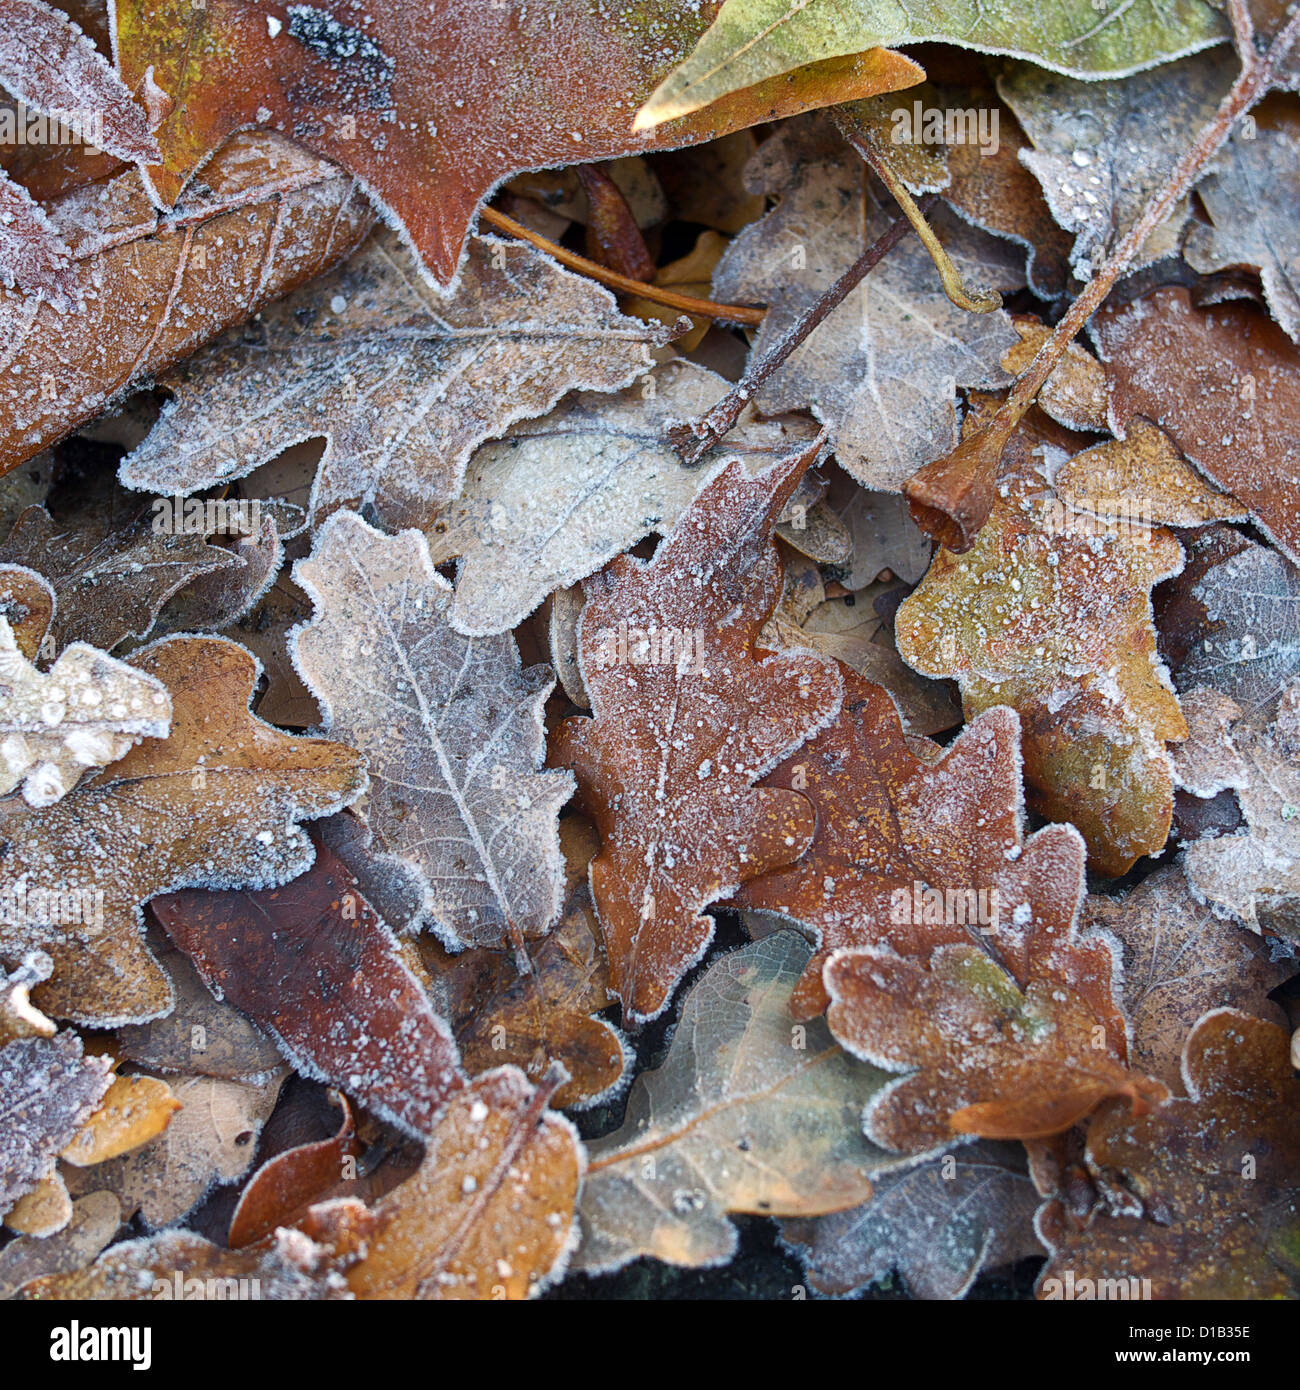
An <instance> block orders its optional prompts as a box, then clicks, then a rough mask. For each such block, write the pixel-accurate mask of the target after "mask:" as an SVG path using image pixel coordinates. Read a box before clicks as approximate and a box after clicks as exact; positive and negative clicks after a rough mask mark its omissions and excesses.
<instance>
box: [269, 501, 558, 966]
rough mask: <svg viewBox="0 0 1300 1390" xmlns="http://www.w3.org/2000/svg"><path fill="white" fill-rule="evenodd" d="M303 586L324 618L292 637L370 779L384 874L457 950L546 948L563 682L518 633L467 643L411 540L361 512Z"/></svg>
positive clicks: (319, 550)
mask: <svg viewBox="0 0 1300 1390" xmlns="http://www.w3.org/2000/svg"><path fill="white" fill-rule="evenodd" d="M294 578H295V579H296V580H297V581H298V583H299V584H301V585H302V587H303V589H304V590H306V592H307V594H308V596H309V597H310V598H311V600H312V602H313V604H314V605H315V616H314V618H313V619H312V621H311V622H310V623H307V624H305V625H304V626H302V627H299V628H296V629H295V630H294V632H293V634H292V636H291V639H290V651H291V653H292V655H293V659H294V665H295V666H296V667H297V669H298V672H299V674H300V675H301V676H302V678H303V679H304V680H305V681H306V683H307V685H308V687H309V688H310V689H311V691H312V693H313V694H314V695H315V696H316V698H317V699H318V700H319V701H320V703H321V707H322V709H323V710H324V711H325V727H326V728H327V729H331V730H333V731H334V732H335V733H337V734H338V735H339V736H340V737H342V738H346V739H347V740H348V741H349V743H350V744H351V745H352V746H353V747H355V748H358V749H360V750H361V752H362V753H363V754H364V755H365V757H366V760H367V762H368V764H369V767H370V775H371V779H372V780H371V791H370V796H369V798H368V800H367V803H366V808H365V814H366V820H367V822H368V824H369V826H370V830H371V832H372V835H373V837H374V843H373V850H372V854H373V857H374V860H375V865H374V867H375V870H376V872H377V873H379V874H381V875H387V876H390V877H393V878H396V879H401V880H406V881H407V882H414V883H415V884H416V885H417V886H418V890H419V894H420V899H421V903H420V909H419V911H420V915H421V916H423V917H426V918H427V919H429V920H430V921H431V923H432V925H433V926H434V928H435V930H437V931H438V932H439V934H440V935H442V936H443V938H444V939H445V940H446V941H447V943H448V944H449V945H451V946H457V947H459V946H467V945H472V946H478V945H488V944H497V943H499V942H501V941H503V940H504V941H507V942H509V943H510V944H511V945H513V946H514V947H515V949H516V950H519V949H521V945H522V941H523V938H525V937H527V936H543V935H545V933H546V932H547V931H548V930H549V928H550V926H551V924H552V923H553V922H554V921H555V917H556V914H557V912H558V911H559V907H560V885H561V863H560V849H559V837H558V832H557V829H556V820H557V817H558V814H559V810H560V807H561V806H563V805H564V803H565V802H566V801H567V800H568V799H569V797H570V796H571V795H572V793H573V779H572V777H571V776H569V775H568V774H566V773H562V772H543V771H541V770H540V769H541V767H542V763H543V761H544V759H545V756H546V745H545V732H544V730H543V726H542V707H543V705H544V704H545V702H546V697H547V696H548V695H549V694H550V693H551V690H552V688H553V685H554V678H553V677H552V675H551V673H550V671H549V670H548V669H547V668H546V667H544V666H534V667H530V668H528V669H527V670H525V669H523V667H522V666H521V664H520V660H519V652H518V648H517V647H516V646H515V640H514V638H513V637H512V636H511V635H510V634H509V633H504V634H502V635H501V636H497V637H487V638H468V637H462V636H461V635H460V633H458V632H456V631H455V629H454V628H452V626H451V624H450V623H449V622H448V618H447V614H448V609H449V607H450V604H451V597H452V589H451V585H450V584H448V583H447V581H446V580H445V579H443V578H442V576H441V575H439V574H438V573H437V571H436V570H435V569H434V568H433V564H432V562H431V561H430V559H429V547H428V544H427V543H426V541H425V539H424V537H423V536H422V535H420V533H419V532H418V531H404V532H402V533H401V534H400V535H397V536H386V535H384V534H383V533H382V532H380V531H376V530H375V529H374V528H373V527H371V526H369V525H367V524H366V522H364V521H363V520H362V519H361V518H360V517H359V516H357V515H356V514H355V513H354V512H340V513H338V514H336V515H335V516H333V517H331V518H330V520H329V521H328V522H327V523H326V524H325V525H324V526H323V527H321V529H320V530H319V531H318V532H317V534H316V543H315V546H314V548H313V550H312V554H311V557H310V558H309V559H306V560H300V561H298V562H297V564H295V566H294Z"/></svg>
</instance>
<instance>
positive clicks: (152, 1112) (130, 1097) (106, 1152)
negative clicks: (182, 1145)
mask: <svg viewBox="0 0 1300 1390" xmlns="http://www.w3.org/2000/svg"><path fill="white" fill-rule="evenodd" d="M180 1107H181V1102H180V1101H179V1100H177V1098H176V1097H175V1096H174V1095H173V1094H172V1089H171V1087H170V1086H168V1084H167V1083H166V1082H165V1081H163V1080H162V1079H161V1078H160V1077H156V1076H115V1077H114V1078H113V1084H112V1085H111V1086H110V1087H109V1088H108V1090H107V1091H106V1092H105V1093H104V1098H103V1100H101V1101H100V1102H99V1105H98V1107H97V1108H96V1109H95V1112H94V1114H92V1115H91V1116H89V1118H88V1119H87V1120H86V1122H85V1124H83V1125H82V1126H81V1128H80V1129H79V1130H78V1131H77V1132H76V1134H75V1135H74V1136H73V1138H72V1141H71V1143H69V1144H68V1146H67V1147H66V1148H64V1149H63V1150H61V1152H60V1154H59V1157H60V1158H62V1159H63V1161H64V1162H65V1163H71V1164H72V1165H73V1166H74V1167H76V1168H89V1167H92V1166H93V1165H94V1164H96V1163H104V1162H106V1161H107V1160H108V1159H110V1158H117V1157H118V1156H119V1155H121V1154H126V1153H130V1152H131V1151H132V1150H133V1149H138V1148H141V1147H143V1146H144V1145H145V1144H148V1143H149V1142H150V1141H151V1140H153V1139H156V1138H157V1137H158V1135H160V1134H161V1133H162V1132H163V1130H165V1129H166V1128H167V1126H168V1124H170V1123H171V1119H172V1116H173V1114H174V1113H175V1112H176V1111H177V1110H179V1109H180Z"/></svg>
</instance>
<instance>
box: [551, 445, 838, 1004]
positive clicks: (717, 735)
mask: <svg viewBox="0 0 1300 1390" xmlns="http://www.w3.org/2000/svg"><path fill="white" fill-rule="evenodd" d="M819 448H820V442H819V441H814V443H813V445H812V446H811V448H808V449H805V450H804V451H803V452H801V453H796V454H793V455H791V456H790V457H789V458H788V459H785V460H783V461H781V462H779V463H775V464H773V465H772V466H771V467H770V468H769V469H767V471H766V472H764V473H761V474H759V475H758V476H757V477H754V478H751V477H749V476H748V475H747V474H746V471H745V468H744V466H743V465H742V464H740V463H738V462H732V463H728V464H726V465H724V466H723V467H722V468H721V469H720V470H719V471H716V472H715V473H714V475H713V477H712V478H711V480H710V481H709V483H708V485H707V486H706V487H705V488H704V489H703V491H701V492H700V494H699V496H698V497H697V498H696V500H695V501H694V502H693V503H692V504H691V506H690V507H689V508H687V510H686V511H685V512H683V514H682V516H681V518H680V520H679V521H678V523H677V525H676V527H675V528H674V530H673V532H672V534H671V535H670V536H668V538H667V539H666V540H665V541H664V542H663V543H662V544H661V545H660V546H659V549H658V550H657V551H656V552H655V555H654V558H653V560H651V561H649V562H645V561H640V560H636V559H633V558H631V557H630V556H620V557H619V558H618V559H616V560H614V561H612V562H611V563H610V564H609V565H607V566H606V567H605V568H604V569H603V570H602V571H601V572H600V573H599V574H597V575H596V576H594V577H593V578H592V579H589V580H588V581H587V583H586V585H585V586H584V591H585V593H586V596H587V604H586V607H585V608H584V609H583V613H582V619H581V622H580V624H579V663H580V665H581V668H582V675H583V680H584V683H585V685H586V689H587V691H588V694H589V695H590V697H591V702H592V703H591V707H592V711H593V713H594V718H591V719H586V718H574V719H569V720H567V721H565V723H564V724H562V725H561V726H560V728H559V730H558V731H557V733H556V735H555V737H554V739H553V741H552V761H553V762H555V763H557V764H559V765H561V766H565V767H571V768H573V770H574V771H575V773H576V774H577V779H578V788H579V792H580V795H581V798H582V801H583V803H584V806H585V809H586V810H587V811H588V813H589V814H590V816H591V818H592V819H593V820H594V821H595V823H596V826H597V828H598V830H599V831H600V838H601V850H600V853H599V854H598V855H597V856H596V857H595V859H593V860H592V863H591V890H592V896H593V898H594V899H595V902H596V911H597V914H598V915H599V918H600V924H601V930H602V933H603V935H604V940H605V950H606V953H607V955H608V957H609V967H610V988H611V989H612V990H613V992H614V993H615V994H617V995H618V997H619V999H620V1000H621V1001H622V1004H623V1013H624V1017H625V1018H628V1019H632V1020H645V1019H650V1018H654V1017H656V1016H657V1015H658V1014H660V1013H662V1012H663V1010H664V1009H665V1008H666V1007H667V1005H668V1001H669V999H670V998H671V996H672V993H673V990H674V989H675V988H676V986H677V984H678V982H679V981H680V980H681V978H682V976H683V975H684V974H685V973H686V971H687V970H688V969H690V967H691V966H692V965H694V964H695V962H696V961H698V960H699V959H700V958H701V956H702V955H703V954H704V952H705V950H706V949H707V948H708V944H709V941H710V940H711V939H712V936H713V920H712V918H710V917H708V916H706V915H704V910H705V909H706V908H707V907H708V906H709V905H710V904H711V903H714V902H717V901H718V900H719V899H720V898H723V897H725V896H727V895H728V894H729V893H732V892H734V891H735V890H736V889H737V888H738V887H739V886H740V885H741V884H742V883H744V882H746V881H747V880H749V879H751V878H755V877H757V876H758V875H759V874H762V873H764V872H767V871H769V870H771V869H774V868H777V867H780V866H782V865H785V864H789V863H791V862H792V861H793V860H795V859H796V858H797V857H798V856H799V854H800V852H801V851H802V850H803V849H804V848H805V847H806V845H807V844H808V841H809V840H810V839H811V837H812V832H813V816H812V808H811V806H810V805H809V804H808V802H807V801H806V800H805V799H804V798H803V797H802V796H800V795H799V794H798V793H797V792H791V791H784V790H780V791H778V790H768V789H755V787H754V783H755V781H756V780H757V779H758V778H759V777H761V776H762V775H763V773H765V772H766V771H768V770H769V769H770V768H771V767H772V766H773V764H775V763H776V762H778V761H779V760H780V759H781V758H783V757H785V756H787V755H788V754H789V753H791V752H792V751H793V750H794V749H795V748H797V747H798V746H799V744H801V743H802V742H803V741H804V740H805V739H806V738H808V737H809V736H810V735H812V734H814V733H816V732H817V730H818V729H819V728H821V727H822V726H823V725H824V724H826V723H827V722H829V720H830V719H831V718H833V717H834V715H835V712H836V711H837V709H838V708H839V702H840V679H839V675H838V672H837V671H836V670H835V668H834V666H832V665H831V664H830V663H829V662H826V661H823V660H821V659H819V658H815V657H813V656H811V655H799V656H788V655H776V654H772V653H769V652H762V651H757V650H755V641H756V639H757V637H758V635H759V633H760V631H761V630H762V628H763V625H764V623H765V622H766V621H767V619H768V618H769V617H770V616H771V613H772V611H773V609H774V608H775V607H776V604H777V600H778V599H779V598H780V596H781V588H782V566H781V560H780V556H779V554H778V552H777V549H776V544H775V542H774V541H773V539H772V529H773V527H774V525H775V522H776V519H777V517H778V516H779V515H780V513H781V510H782V508H783V507H784V505H785V503H786V501H787V500H788V499H789V497H790V496H791V494H792V493H793V492H794V490H795V488H796V486H797V485H798V483H799V480H800V478H801V477H802V476H803V473H804V471H805V470H806V468H807V467H808V465H809V464H810V463H811V462H812V461H813V458H814V457H815V455H816V454H817V452H818V450H819Z"/></svg>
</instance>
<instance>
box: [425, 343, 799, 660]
mask: <svg viewBox="0 0 1300 1390" xmlns="http://www.w3.org/2000/svg"><path fill="white" fill-rule="evenodd" d="M726 390H727V383H726V382H725V381H723V380H722V378H720V377H718V376H717V375H716V374H714V373H713V372H710V371H707V370H705V369H704V368H702V367H696V366H693V365H691V364H690V363H687V362H670V363H668V364H666V365H664V366H662V367H658V368H655V370H654V371H653V372H647V373H646V375H645V376H643V377H642V378H641V380H640V381H639V382H637V383H635V384H633V385H632V386H630V387H628V388H627V390H626V391H624V392H622V393H621V394H619V395H616V396H597V395H582V396H577V397H574V398H572V399H570V400H566V401H565V402H564V404H563V405H561V406H560V408H559V409H558V410H556V411H554V412H553V413H552V414H550V415H548V416H547V417H546V418H545V419H543V420H535V421H529V422H528V423H527V424H525V425H522V426H520V427H518V428H516V429H513V430H511V431H510V432H509V433H507V434H504V435H503V436H502V437H501V438H500V439H498V440H494V441H493V442H492V443H490V444H486V445H484V446H483V447H482V448H481V449H479V450H478V452H477V453H476V454H475V455H474V457H473V458H472V459H471V460H470V464H469V468H468V471H467V474H466V477H465V486H464V489H463V490H462V492H461V495H460V497H459V498H458V499H457V500H456V501H455V502H453V503H452V504H451V505H450V506H449V507H448V508H447V510H446V511H444V512H443V513H442V515H441V516H440V517H439V519H438V521H437V522H435V523H434V525H433V527H432V535H431V543H430V549H431V551H432V556H433V562H434V563H435V564H441V563H442V562H443V561H445V560H448V559H451V558H452V557H454V556H459V557H461V558H460V564H459V566H458V572H457V577H456V592H455V594H454V595H453V596H452V600H451V608H450V620H451V624H452V626H453V627H454V628H456V630H457V631H459V632H465V633H469V634H470V635H472V636H483V635H486V634H488V633H493V632H504V631H506V629H508V628H511V627H514V626H516V625H517V624H518V623H520V622H522V621H523V619H524V618H526V617H527V616H528V614H529V613H530V612H531V611H532V610H533V609H534V608H536V607H537V605H538V604H539V603H541V601H542V600H543V599H544V598H545V597H546V595H547V594H549V593H552V592H553V591H554V590H556V589H561V588H564V587H566V586H567V585H570V584H573V583H575V582H576V581H577V580H579V579H585V578H586V577H587V576H588V575H590V574H592V573H594V572H595V571H596V570H598V569H599V568H600V567H601V566H602V565H603V564H605V563H606V562H607V561H609V560H612V559H613V558H614V556H615V555H618V554H619V553H620V552H622V551H624V550H629V549H631V547H632V546H634V545H635V544H636V543H637V542H638V541H639V540H641V539H642V537H643V536H646V535H648V534H650V533H651V532H653V531H657V532H659V533H660V534H661V535H666V534H667V533H668V532H669V531H671V530H672V528H673V527H674V526H675V525H676V523H677V519H678V517H680V516H681V514H682V512H683V511H684V510H685V509H686V507H687V506H688V505H689V504H690V503H691V502H692V501H693V500H694V498H695V496H696V494H697V493H698V492H699V491H700V489H701V488H702V487H703V486H704V484H705V483H706V482H707V481H708V479H709V475H710V470H709V467H708V462H715V461H716V458H713V459H710V460H708V462H706V464H704V465H701V466H699V467H692V468H686V467H685V466H684V465H683V464H682V462H681V460H680V459H679V458H678V457H677V455H676V453H675V452H674V451H673V450H672V448H671V447H670V446H669V444H668V442H667V440H666V438H665V437H664V432H665V430H666V428H667V426H668V425H669V424H671V423H673V422H675V421H678V420H682V419H692V418H694V417H695V416H698V415H703V414H704V413H705V412H706V411H707V410H708V409H709V407H710V406H712V405H713V404H714V403H715V402H716V401H717V400H718V399H719V397H721V396H722V395H723V394H724V393H725V392H726ZM751 416H752V412H751ZM814 433H815V427H812V426H811V424H810V422H809V421H807V420H805V419H801V418H797V417H791V418H789V419H787V420H780V419H778V420H773V421H763V422H760V421H757V420H755V419H752V418H749V419H746V420H744V421H743V422H742V423H741V425H740V426H739V427H738V428H737V429H736V430H733V431H732V432H731V433H730V434H728V436H727V440H726V444H725V446H723V448H724V449H725V452H726V454H727V455H728V456H739V457H741V458H742V459H743V460H744V461H745V463H746V466H747V467H748V468H749V470H750V472H758V471H760V470H761V469H762V468H763V466H764V465H765V464H767V463H770V462H771V461H772V460H773V459H774V458H776V457H778V456H779V455H781V454H784V453H788V452H789V451H790V449H791V448H792V447H794V446H795V445H796V444H798V443H799V442H801V441H806V440H808V439H811V438H812V436H813V434H814ZM503 557H508V562H507V563H505V564H503V563H502V560H503Z"/></svg>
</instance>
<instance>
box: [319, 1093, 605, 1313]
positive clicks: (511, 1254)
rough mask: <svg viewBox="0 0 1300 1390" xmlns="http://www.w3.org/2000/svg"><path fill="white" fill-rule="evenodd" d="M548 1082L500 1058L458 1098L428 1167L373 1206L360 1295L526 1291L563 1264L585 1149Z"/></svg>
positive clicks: (436, 1136)
mask: <svg viewBox="0 0 1300 1390" xmlns="http://www.w3.org/2000/svg"><path fill="white" fill-rule="evenodd" d="M549 1088H550V1087H549V1085H548V1086H547V1087H544V1088H543V1089H541V1090H534V1089H533V1087H532V1086H531V1085H529V1083H528V1081H527V1080H526V1079H525V1077H524V1075H523V1073H522V1072H520V1071H518V1070H517V1069H516V1068H515V1067H501V1068H500V1069H499V1070H497V1071H491V1072H486V1073H484V1075H482V1076H480V1077H478V1078H477V1079H476V1080H474V1081H471V1082H470V1083H469V1085H468V1086H467V1087H466V1088H465V1089H464V1090H463V1091H461V1092H460V1093H459V1094H458V1095H456V1096H455V1097H454V1098H453V1099H452V1101H451V1103H450V1104H449V1105H448V1106H447V1109H446V1111H445V1112H444V1114H443V1116H442V1119H441V1120H440V1121H439V1123H438V1125H437V1127H436V1128H435V1129H434V1131H433V1133H432V1134H431V1135H430V1137H429V1147H428V1151H427V1153H426V1156H425V1160H424V1163H423V1165H422V1166H421V1168H420V1169H419V1171H418V1172H417V1173H416V1174H415V1176H414V1177H412V1178H409V1179H408V1180H407V1181H406V1182H404V1183H402V1184H401V1186H399V1187H397V1188H394V1190H393V1191H392V1192H390V1193H389V1194H388V1196H387V1197H385V1198H383V1199H382V1200H381V1201H380V1202H379V1204H378V1205H377V1206H376V1207H375V1208H374V1209H373V1210H372V1211H371V1212H370V1214H369V1216H370V1221H371V1223H372V1233H371V1234H370V1236H369V1239H368V1241H367V1244H366V1251H365V1254H364V1256H363V1257H362V1258H361V1259H360V1260H359V1262H357V1263H356V1264H354V1265H353V1266H352V1267H351V1268H350V1269H349V1270H348V1273H347V1280H348V1285H349V1287H350V1288H351V1290H352V1292H353V1294H354V1295H355V1296H356V1297H357V1298H362V1299H372V1298H383V1299H392V1298H422V1299H423V1298H427V1299H442V1298H458V1299H459V1298H475V1299H500V1298H505V1299H517V1298H526V1297H529V1296H530V1295H532V1294H536V1293H539V1292H540V1291H541V1290H542V1289H544V1288H545V1287H546V1285H547V1284H548V1283H550V1282H551V1281H552V1280H553V1279H555V1278H556V1277H558V1275H559V1274H561V1273H562V1272H563V1268H564V1261H565V1259H566V1257H567V1255H568V1252H569V1249H570V1248H571V1245H572V1243H573V1230H572V1224H573V1205H574V1202H575V1201H576V1200H577V1196H578V1188H579V1184H580V1183H581V1181H582V1172H583V1167H584V1166H585V1161H584V1155H583V1150H582V1146H581V1144H580V1143H579V1142H578V1138H577V1134H576V1133H575V1131H574V1129H573V1127H572V1126H571V1125H570V1124H569V1122H568V1121H567V1120H566V1119H564V1117H563V1116H561V1115H557V1114H555V1113H554V1112H553V1111H550V1110H548V1109H547V1108H546V1101H547V1098H548V1091H549ZM317 1210H320V1209H319V1208H318V1209H317ZM308 1229H310V1226H309V1227H308Z"/></svg>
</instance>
